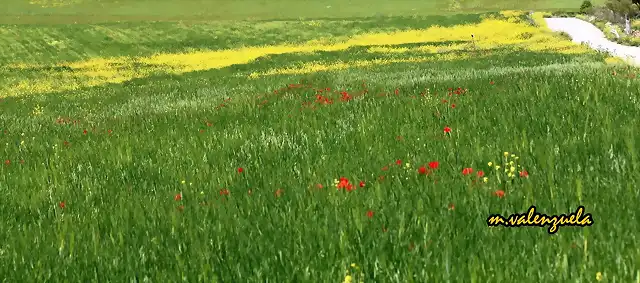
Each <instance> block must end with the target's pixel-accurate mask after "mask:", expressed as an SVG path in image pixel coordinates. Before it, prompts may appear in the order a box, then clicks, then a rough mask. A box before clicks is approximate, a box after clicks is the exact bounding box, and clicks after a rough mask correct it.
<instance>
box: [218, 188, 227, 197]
mask: <svg viewBox="0 0 640 283" xmlns="http://www.w3.org/2000/svg"><path fill="white" fill-rule="evenodd" d="M220 195H221V196H228V195H229V190H227V189H222V190H220Z"/></svg>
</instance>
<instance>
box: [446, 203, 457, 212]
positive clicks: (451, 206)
mask: <svg viewBox="0 0 640 283" xmlns="http://www.w3.org/2000/svg"><path fill="white" fill-rule="evenodd" d="M448 207H449V210H454V209H456V206H455V205H454V204H453V203H449V206H448Z"/></svg>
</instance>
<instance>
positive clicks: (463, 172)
mask: <svg viewBox="0 0 640 283" xmlns="http://www.w3.org/2000/svg"><path fill="white" fill-rule="evenodd" d="M471 173H473V168H464V169H462V175H465V176H467V175H469V174H471Z"/></svg>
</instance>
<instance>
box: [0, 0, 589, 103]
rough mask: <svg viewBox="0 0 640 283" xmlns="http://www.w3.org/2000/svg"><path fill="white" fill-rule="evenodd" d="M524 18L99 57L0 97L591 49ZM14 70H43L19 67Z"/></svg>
mask: <svg viewBox="0 0 640 283" xmlns="http://www.w3.org/2000/svg"><path fill="white" fill-rule="evenodd" d="M522 15H523V12H519V11H504V12H502V13H501V16H502V17H493V16H492V17H486V18H485V19H483V20H482V21H481V22H480V23H477V24H465V25H457V26H453V27H440V26H432V27H429V28H425V29H419V30H408V31H397V32H386V33H368V34H362V35H358V36H354V37H352V38H350V39H348V40H346V41H343V42H337V43H332V42H330V41H328V40H322V39H318V40H314V41H311V42H307V43H305V44H299V45H294V44H281V45H272V46H256V47H244V48H238V49H230V50H217V51H213V50H201V51H190V52H184V53H163V54H156V55H153V56H149V57H120V58H97V59H91V60H88V61H82V62H73V63H61V64H58V67H68V68H71V69H72V71H55V72H49V73H46V74H45V75H43V76H40V77H36V78H30V79H24V80H21V81H14V82H12V83H9V84H8V86H5V87H4V89H0V95H24V94H35V93H46V92H54V91H65V90H75V89H78V88H81V87H90V86H98V85H104V84H107V83H122V82H124V81H128V80H131V79H135V78H143V77H147V76H150V75H152V74H178V75H179V74H184V73H188V72H194V71H203V70H211V69H220V68H224V67H228V66H231V65H234V64H247V63H250V62H252V61H253V60H255V59H257V58H259V57H262V56H266V55H278V54H285V53H312V52H318V51H342V50H346V49H348V48H351V47H357V46H371V47H370V48H369V49H368V52H374V53H396V54H399V53H407V54H408V57H407V58H402V59H396V58H393V59H391V58H389V59H378V60H359V61H353V62H337V63H331V64H323V63H321V62H312V63H307V64H305V65H304V66H303V67H302V68H295V69H292V68H284V69H280V68H275V69H273V70H269V71H266V72H263V73H253V74H251V75H250V77H251V78H256V77H260V76H268V75H275V74H301V73H311V72H319V71H330V70H340V69H346V68H354V67H368V66H374V65H381V64H393V63H408V62H427V61H441V60H445V61H447V60H460V59H465V58H466V57H467V56H468V55H465V54H464V53H446V52H450V51H460V50H472V49H480V50H488V49H493V48H513V49H514V51H515V50H528V51H541V52H542V51H543V52H559V53H565V54H577V53H586V52H589V51H590V49H589V48H588V47H585V46H581V45H577V44H574V43H572V42H571V41H568V40H566V39H563V38H562V37H559V36H556V35H555V34H553V33H551V32H549V31H548V30H545V26H541V27H535V26H532V25H530V24H528V23H527V22H525V21H522V20H521V19H520V17H521V16H522ZM534 19H537V20H536V22H539V21H540V22H542V23H544V20H543V19H542V16H541V14H534ZM471 35H473V37H472V36H471ZM447 41H457V42H460V43H455V44H450V45H445V46H442V45H438V44H436V43H438V42H447ZM411 43H425V45H423V46H419V47H413V48H405V47H402V48H394V47H393V46H394V45H403V44H411ZM411 53H432V54H435V56H419V55H420V54H414V55H413V56H412V55H411ZM440 53H442V54H440ZM476 57H477V55H476ZM13 67H17V68H29V67H42V66H27V65H20V64H18V65H15V66H13Z"/></svg>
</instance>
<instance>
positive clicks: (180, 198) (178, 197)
mask: <svg viewBox="0 0 640 283" xmlns="http://www.w3.org/2000/svg"><path fill="white" fill-rule="evenodd" d="M173 199H174V200H176V201H180V200H182V193H179V194H177V195H176V196H174V197H173Z"/></svg>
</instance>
